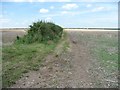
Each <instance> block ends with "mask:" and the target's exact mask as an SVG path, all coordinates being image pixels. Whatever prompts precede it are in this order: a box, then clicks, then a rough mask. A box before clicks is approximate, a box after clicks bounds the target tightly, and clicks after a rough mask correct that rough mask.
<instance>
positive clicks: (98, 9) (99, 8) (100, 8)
mask: <svg viewBox="0 0 120 90" xmlns="http://www.w3.org/2000/svg"><path fill="white" fill-rule="evenodd" d="M103 10H105V7H96V8H94V9H92V12H98V11H103Z"/></svg>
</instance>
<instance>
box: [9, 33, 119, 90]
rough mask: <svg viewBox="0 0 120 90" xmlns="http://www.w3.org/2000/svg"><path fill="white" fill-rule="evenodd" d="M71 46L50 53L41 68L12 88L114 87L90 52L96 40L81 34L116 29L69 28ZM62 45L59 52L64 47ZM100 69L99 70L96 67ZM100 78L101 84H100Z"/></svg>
mask: <svg viewBox="0 0 120 90" xmlns="http://www.w3.org/2000/svg"><path fill="white" fill-rule="evenodd" d="M67 33H68V42H69V43H70V47H69V48H68V49H67V52H66V51H61V53H59V55H56V53H53V54H50V55H48V56H47V57H46V58H45V59H44V60H43V62H42V66H41V67H40V69H39V70H38V71H31V72H29V73H26V74H24V75H23V76H21V79H19V80H18V81H16V84H14V85H13V86H11V87H12V88H20V87H22V88H40V87H42V88H68V87H69V88H71V87H72V88H82V87H83V88H92V87H99V88H100V87H101V88H102V87H104V88H105V87H110V86H109V84H108V83H107V82H105V81H104V80H105V78H104V74H102V73H103V71H101V70H99V69H98V68H99V67H100V64H99V62H97V61H96V60H95V59H94V58H92V55H91V53H90V48H91V47H92V48H93V46H92V45H93V43H88V42H86V41H82V40H81V39H80V38H79V33H81V35H87V34H90V35H96V36H98V37H99V36H101V35H103V34H105V35H108V34H110V35H112V34H113V33H114V35H117V34H116V32H97V31H96V32H84V31H67ZM61 47H62V46H61V45H58V47H57V48H56V50H55V51H59V50H61V49H62V48H61ZM96 68H97V71H95V69H96ZM97 81H99V82H100V83H97Z"/></svg>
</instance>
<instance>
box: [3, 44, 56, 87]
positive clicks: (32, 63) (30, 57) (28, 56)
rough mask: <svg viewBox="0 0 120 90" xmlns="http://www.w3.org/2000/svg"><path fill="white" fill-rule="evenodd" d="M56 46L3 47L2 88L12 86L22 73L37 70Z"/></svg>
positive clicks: (18, 45) (26, 45)
mask: <svg viewBox="0 0 120 90" xmlns="http://www.w3.org/2000/svg"><path fill="white" fill-rule="evenodd" d="M55 46H56V44H55V43H52V44H50V45H49V44H41V43H33V44H24V45H23V44H15V45H11V46H9V47H8V46H7V47H5V46H4V47H3V87H7V86H10V85H11V84H14V83H15V81H16V80H17V79H19V78H20V76H21V75H22V74H23V73H27V72H28V71H30V70H38V69H39V66H40V65H41V60H43V58H44V57H45V56H46V55H47V54H49V53H50V52H52V51H53V50H54V48H55Z"/></svg>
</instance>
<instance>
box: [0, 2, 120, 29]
mask: <svg viewBox="0 0 120 90" xmlns="http://www.w3.org/2000/svg"><path fill="white" fill-rule="evenodd" d="M109 1H110V0H109ZM116 1H117V0H116ZM0 5H1V6H2V10H1V9H0V10H1V11H2V12H0V23H1V24H2V25H0V28H10V27H28V26H29V25H30V24H32V22H34V21H38V20H45V21H52V22H55V23H56V24H58V25H61V26H63V27H69V28H71V27H73V28H75V27H80V28H82V27H118V3H117V2H112V1H111V2H97V1H96V2H33V1H31V2H24V1H20V2H17V1H15V0H14V2H11V1H10V0H8V2H7V1H6V2H3V1H2V2H1V4H0Z"/></svg>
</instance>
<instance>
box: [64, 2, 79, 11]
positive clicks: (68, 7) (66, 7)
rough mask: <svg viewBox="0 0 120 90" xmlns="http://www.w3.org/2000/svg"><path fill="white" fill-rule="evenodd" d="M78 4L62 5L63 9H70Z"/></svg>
mask: <svg viewBox="0 0 120 90" xmlns="http://www.w3.org/2000/svg"><path fill="white" fill-rule="evenodd" d="M78 7H79V6H78V5H77V4H74V3H73V4H65V5H63V6H62V8H63V9H66V10H71V9H76V8H78Z"/></svg>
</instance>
